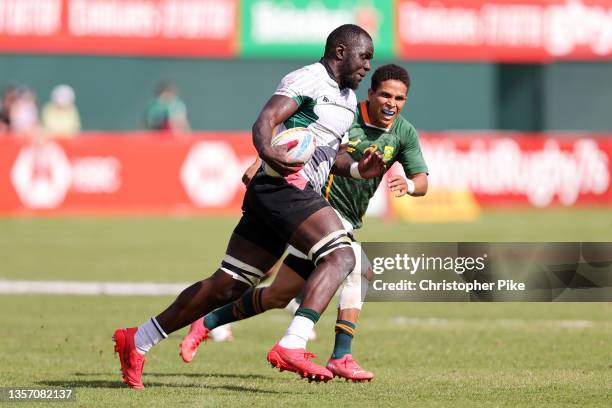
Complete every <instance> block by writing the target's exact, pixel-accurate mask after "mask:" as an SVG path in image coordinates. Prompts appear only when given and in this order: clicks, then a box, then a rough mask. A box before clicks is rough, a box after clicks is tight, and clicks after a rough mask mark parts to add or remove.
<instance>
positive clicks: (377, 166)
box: [357, 150, 387, 179]
mask: <svg viewBox="0 0 612 408" xmlns="http://www.w3.org/2000/svg"><path fill="white" fill-rule="evenodd" d="M357 169H358V170H359V174H360V175H361V177H363V178H364V179H371V178H374V177H380V176H382V175H383V174H385V171H386V170H387V169H386V168H385V162H384V161H383V155H382V154H381V153H380V152H372V151H371V150H367V151H366V152H365V153H364V155H363V156H361V159H360V160H359V164H358V165H357Z"/></svg>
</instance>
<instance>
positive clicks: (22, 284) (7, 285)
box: [0, 280, 189, 296]
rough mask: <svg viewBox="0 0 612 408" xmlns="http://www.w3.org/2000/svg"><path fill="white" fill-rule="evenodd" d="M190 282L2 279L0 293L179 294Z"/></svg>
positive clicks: (86, 294)
mask: <svg viewBox="0 0 612 408" xmlns="http://www.w3.org/2000/svg"><path fill="white" fill-rule="evenodd" d="M187 286H189V284H188V283H153V282H139V283H136V282H79V281H15V280H0V294H10V295H17V294H44V295H85V296H98V295H111V296H133V295H140V296H161V295H178V294H179V293H180V292H181V291H182V290H183V289H185V288H186V287H187Z"/></svg>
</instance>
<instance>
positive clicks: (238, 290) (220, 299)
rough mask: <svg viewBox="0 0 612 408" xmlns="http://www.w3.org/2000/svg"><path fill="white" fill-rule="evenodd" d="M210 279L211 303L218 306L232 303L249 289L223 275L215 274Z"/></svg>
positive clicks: (247, 286) (245, 285) (242, 283)
mask: <svg viewBox="0 0 612 408" xmlns="http://www.w3.org/2000/svg"><path fill="white" fill-rule="evenodd" d="M211 279H212V282H211V285H212V288H213V290H211V291H210V296H211V301H212V303H214V304H215V305H218V306H222V305H225V304H227V303H229V302H233V301H234V300H236V299H238V298H239V297H240V296H241V295H242V294H243V293H244V292H245V291H246V290H247V289H248V288H249V285H247V284H245V283H244V282H241V281H238V280H236V279H231V278H229V276H228V275H227V274H225V273H217V274H215V275H213V276H212V278H211Z"/></svg>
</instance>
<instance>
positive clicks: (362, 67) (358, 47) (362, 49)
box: [339, 35, 374, 90]
mask: <svg viewBox="0 0 612 408" xmlns="http://www.w3.org/2000/svg"><path fill="white" fill-rule="evenodd" d="M373 56H374V46H373V45H372V41H371V40H370V39H369V38H367V37H366V36H364V35H361V36H359V39H358V40H357V43H356V44H355V45H352V46H347V47H345V49H344V59H343V60H342V64H341V65H340V78H339V79H340V87H341V88H351V89H353V90H354V89H357V87H358V86H359V83H360V82H361V80H362V79H363V78H364V77H365V76H366V73H367V72H368V71H369V70H370V68H371V65H370V61H371V60H372V57H373Z"/></svg>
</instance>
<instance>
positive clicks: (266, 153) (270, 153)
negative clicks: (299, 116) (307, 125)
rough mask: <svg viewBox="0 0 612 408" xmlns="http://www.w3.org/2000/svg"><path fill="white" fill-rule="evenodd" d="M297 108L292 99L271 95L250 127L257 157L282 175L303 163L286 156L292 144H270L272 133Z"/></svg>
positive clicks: (295, 169) (292, 171) (294, 169)
mask: <svg viewBox="0 0 612 408" xmlns="http://www.w3.org/2000/svg"><path fill="white" fill-rule="evenodd" d="M297 109H298V105H297V103H296V102H295V101H294V100H293V99H291V98H289V97H287V96H282V95H273V96H272V97H271V98H270V99H269V100H268V102H267V103H266V104H265V106H264V107H263V109H262V110H261V113H260V114H259V117H258V118H257V120H256V121H255V124H254V125H253V129H252V130H253V144H254V145H255V149H257V153H258V154H259V157H261V159H262V160H263V161H265V162H266V163H267V164H268V165H270V167H272V168H273V169H274V170H276V171H277V172H278V173H279V174H281V175H283V176H286V175H288V174H291V173H295V172H296V171H297V170H299V168H300V167H302V166H303V165H304V163H303V162H300V161H298V160H294V159H290V158H289V157H288V156H287V152H288V151H289V150H290V149H291V148H292V147H293V146H289V145H281V146H271V140H272V133H273V130H274V128H275V127H276V126H278V125H280V124H281V123H283V122H284V121H285V120H287V119H288V118H289V117H291V115H293V114H294V113H295V112H296V111H297Z"/></svg>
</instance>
